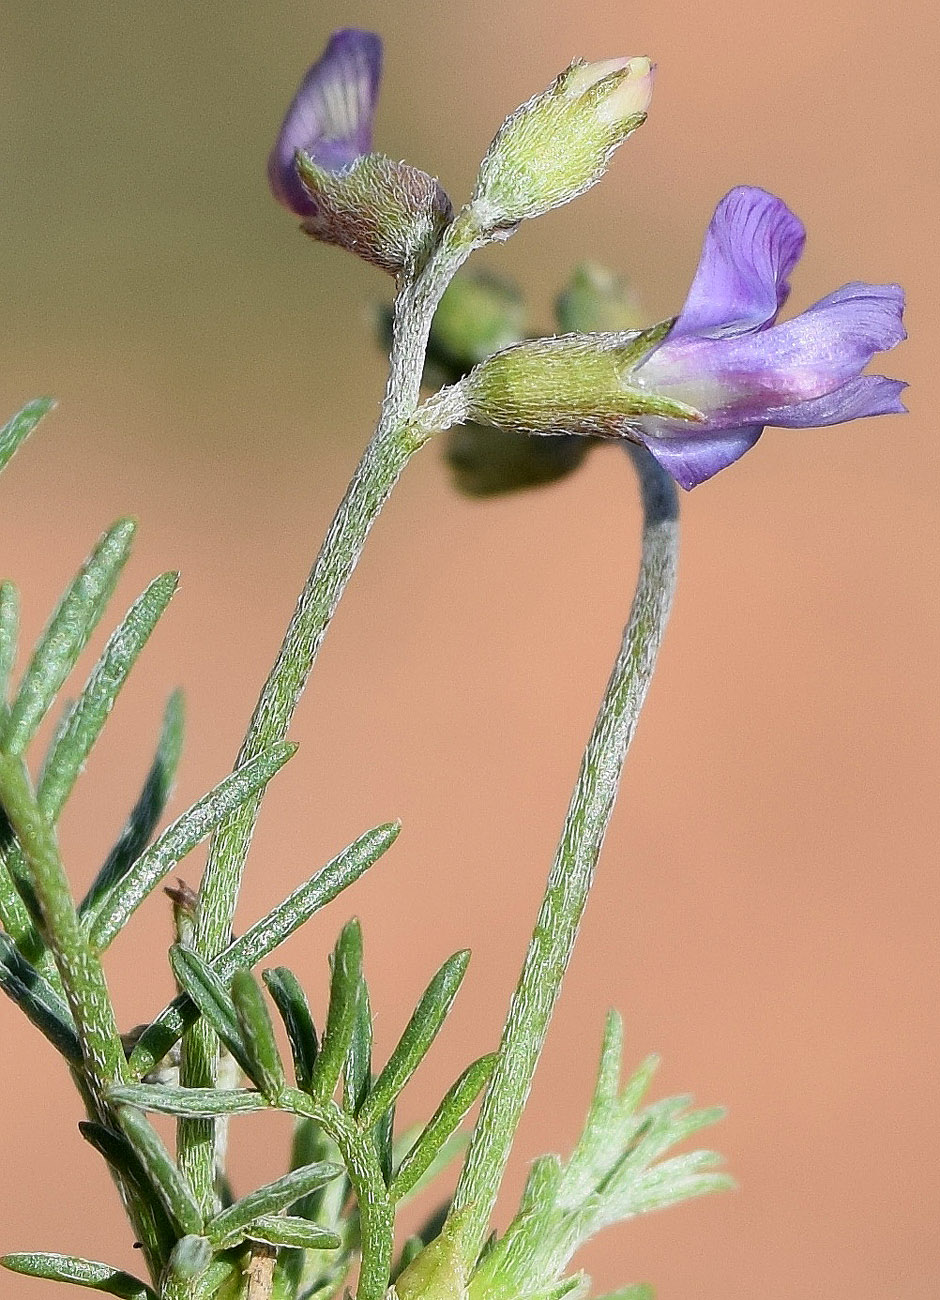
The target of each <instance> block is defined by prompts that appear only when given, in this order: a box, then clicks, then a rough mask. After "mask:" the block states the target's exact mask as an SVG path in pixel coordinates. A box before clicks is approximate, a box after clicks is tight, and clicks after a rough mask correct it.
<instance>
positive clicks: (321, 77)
mask: <svg viewBox="0 0 940 1300" xmlns="http://www.w3.org/2000/svg"><path fill="white" fill-rule="evenodd" d="M381 75H382V42H381V39H380V38H379V37H378V36H377V35H376V34H375V33H374V32H366V31H360V30H359V29H358V28H354V27H349V28H344V29H343V30H342V31H338V32H334V33H333V35H332V36H331V37H330V39H329V42H328V44H327V47H326V49H325V50H324V51H323V54H322V55H321V56H320V58H319V59H318V60H317V62H316V63H314V64H313V66H312V67H311V68H309V69H308V71H307V74H306V76H305V77H304V79H303V81H302V82H301V83H300V89H299V90H298V91H297V94H296V95H295V96H294V98H293V101H292V102H291V106H290V108H289V109H288V110H287V115H286V117H285V118H284V123H283V125H282V127H281V130H280V134H279V135H278V137H277V141H276V142H275V145H274V148H273V149H272V150H271V155H270V157H269V158H268V180H269V181H270V183H271V189H272V190H273V191H274V196H275V198H277V199H278V200H279V201H280V202H281V203H283V204H284V206H285V207H287V208H290V210H291V211H292V212H295V213H296V214H297V216H299V217H309V216H312V215H313V214H314V213H315V212H316V204H315V203H314V202H313V200H312V199H311V198H310V195H309V194H308V193H307V191H306V190H305V189H304V187H303V186H302V185H301V183H300V180H299V179H298V177H297V172H296V170H295V168H294V157H295V155H296V153H297V151H298V150H299V149H302V150H303V151H304V152H305V153H308V154H309V155H310V156H311V158H313V160H314V162H316V163H319V165H320V166H321V167H324V168H326V169H327V170H328V171H339V170H341V169H342V168H343V167H348V166H349V164H350V163H352V162H355V160H356V159H357V158H358V157H359V156H360V155H361V154H364V153H369V152H370V151H371V149H372V119H373V116H374V113H375V104H376V100H377V98H378V93H379V81H380V78H381Z"/></svg>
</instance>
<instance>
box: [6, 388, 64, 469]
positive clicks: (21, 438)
mask: <svg viewBox="0 0 940 1300" xmlns="http://www.w3.org/2000/svg"><path fill="white" fill-rule="evenodd" d="M54 407H55V398H53V397H37V398H35V399H34V400H33V401H32V402H27V403H26V405H25V406H24V407H23V409H22V410H21V411H18V412H17V413H16V415H14V416H13V418H12V420H8V421H7V423H6V424H5V425H4V426H3V428H2V429H0V470H2V469H3V468H4V467H5V466H6V464H7V462H8V461H9V459H10V457H11V456H12V455H13V454H14V452H15V451H16V450H17V449H18V448H19V447H21V446H22V444H23V443H24V442H25V441H26V439H27V438H28V437H29V435H30V434H31V433H32V431H33V430H34V429H35V427H36V425H37V424H38V423H39V421H40V420H41V419H42V417H43V416H44V415H47V414H48V412H49V411H51V410H52V409H53V408H54Z"/></svg>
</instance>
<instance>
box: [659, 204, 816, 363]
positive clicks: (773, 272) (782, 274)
mask: <svg viewBox="0 0 940 1300" xmlns="http://www.w3.org/2000/svg"><path fill="white" fill-rule="evenodd" d="M805 240H806V232H805V230H804V229H803V223H802V222H801V221H800V220H799V218H798V217H796V216H794V214H793V213H792V212H791V211H790V209H789V208H788V207H787V205H786V204H785V203H784V202H783V200H782V199H778V198H777V197H776V196H775V195H773V194H768V192H767V191H766V190H761V189H757V188H755V187H753V186H747V185H739V186H738V187H737V188H736V189H733V190H731V192H730V193H729V194H726V195H725V197H724V198H723V199H722V200H721V202H720V203H719V204H718V207H717V208H716V209H715V215H714V216H713V217H712V219H711V224H710V225H709V227H708V230H707V232H706V234H705V242H704V244H703V246H702V256H701V258H700V260H699V264H698V270H697V271H696V272H695V279H694V280H693V281H692V287H691V289H690V290H689V295H688V297H687V298H686V301H685V306H684V307H683V308H682V311H681V312H680V313H679V317H678V319H677V321H676V323H675V325H674V326H673V329H672V333H671V334H670V336H669V337H670V338H671V339H676V338H683V337H687V336H689V335H699V336H701V337H705V338H713V339H718V338H727V337H729V336H732V335H736V334H745V333H748V332H750V331H752V330H759V329H762V328H763V327H764V326H766V325H768V324H770V323H771V322H772V321H773V320H775V319H776V316H777V313H778V311H779V310H780V308H781V307H782V306H783V304H784V302H785V301H786V298H787V295H788V293H789V292H790V285H789V283H788V281H789V276H790V272H791V271H792V270H793V268H794V267H795V266H796V264H797V262H798V261H799V260H800V256H801V255H802V252H803V245H804V243H805Z"/></svg>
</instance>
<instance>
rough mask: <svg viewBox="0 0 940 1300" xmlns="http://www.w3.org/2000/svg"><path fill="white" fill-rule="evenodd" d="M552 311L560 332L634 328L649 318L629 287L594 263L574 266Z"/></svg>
mask: <svg viewBox="0 0 940 1300" xmlns="http://www.w3.org/2000/svg"><path fill="white" fill-rule="evenodd" d="M555 313H556V316H557V319H558V324H559V326H560V328H561V332H562V333H563V334H592V333H595V332H599V333H610V332H613V331H616V330H636V329H641V328H642V326H643V324H644V322H645V321H647V320H649V316H648V315H647V314H646V313H644V312H643V310H642V308H641V307H640V304H639V301H638V300H637V298H636V295H635V294H634V293H633V292H632V291H631V289H630V288H629V286H628V285H627V284H626V283H625V282H624V281H623V280H621V279H620V277H619V276H616V275H614V273H613V272H612V271H608V270H606V269H605V268H604V267H603V266H598V265H596V263H594V262H582V263H581V265H580V266H577V267H575V269H574V271H573V272H572V275H571V279H570V280H569V281H568V284H567V286H566V287H565V288H564V289H563V290H562V292H561V293H560V294H559V295H558V298H557V299H556V302H555Z"/></svg>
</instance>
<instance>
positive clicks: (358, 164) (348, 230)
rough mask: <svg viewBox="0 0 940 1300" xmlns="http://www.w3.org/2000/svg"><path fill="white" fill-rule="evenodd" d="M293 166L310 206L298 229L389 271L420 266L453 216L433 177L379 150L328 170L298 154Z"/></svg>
mask: <svg viewBox="0 0 940 1300" xmlns="http://www.w3.org/2000/svg"><path fill="white" fill-rule="evenodd" d="M295 166H296V170H297V175H298V177H299V178H300V182H301V184H302V185H303V188H304V190H305V191H306V193H307V194H308V195H309V196H310V199H311V201H312V204H313V207H314V211H313V212H312V214H310V215H308V216H307V217H305V219H304V221H303V222H302V223H301V229H302V230H304V231H305V232H306V233H307V234H308V235H310V236H311V238H313V239H318V240H321V241H322V242H323V243H327V244H338V245H339V246H340V247H341V248H346V249H348V250H349V251H350V252H353V253H356V254H357V255H358V256H359V257H362V258H364V259H365V261H367V262H371V263H372V264H373V265H374V266H379V267H381V268H382V270H383V271H390V272H391V273H392V274H393V275H397V274H398V273H399V272H401V271H413V270H414V269H415V268H417V267H420V266H421V264H422V263H423V262H424V261H425V260H426V258H427V256H428V254H429V253H430V251H431V249H432V248H433V247H434V244H435V243H436V242H437V239H438V236H439V235H440V233H441V231H442V230H443V228H444V226H445V225H446V224H447V223H448V222H449V221H450V218H451V216H452V209H451V205H450V200H449V199H448V197H447V195H446V194H445V193H444V191H443V190H442V189H441V187H440V185H439V184H438V183H437V181H436V180H434V178H433V177H432V176H429V175H428V174H427V173H426V172H423V171H421V170H420V169H419V168H417V167H411V166H409V164H408V163H404V162H392V160H391V159H390V158H386V157H385V156H384V155H383V154H377V153H368V154H361V155H360V156H359V157H358V158H357V159H356V160H355V161H354V162H353V163H352V164H350V166H348V167H345V168H343V169H342V170H340V171H331V170H330V169H328V168H326V167H321V166H320V164H319V163H317V162H315V161H314V159H313V158H311V157H310V155H309V154H305V153H302V152H301V153H298V154H297V157H296V160H295Z"/></svg>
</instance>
